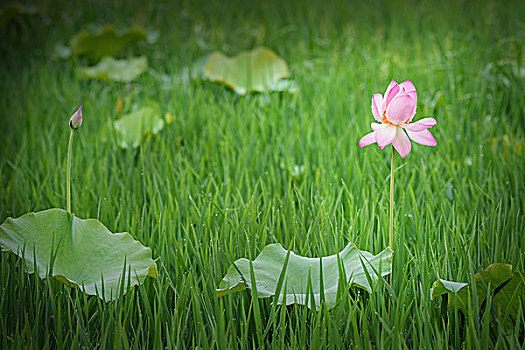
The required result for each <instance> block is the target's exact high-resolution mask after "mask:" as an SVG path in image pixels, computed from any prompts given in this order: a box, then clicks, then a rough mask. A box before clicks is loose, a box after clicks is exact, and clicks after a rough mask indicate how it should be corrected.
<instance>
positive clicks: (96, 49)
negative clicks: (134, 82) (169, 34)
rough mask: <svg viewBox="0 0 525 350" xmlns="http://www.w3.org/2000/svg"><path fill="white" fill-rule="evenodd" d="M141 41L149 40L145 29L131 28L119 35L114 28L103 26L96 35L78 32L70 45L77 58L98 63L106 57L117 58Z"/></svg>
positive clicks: (84, 31)
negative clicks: (127, 47) (125, 49)
mask: <svg viewBox="0 0 525 350" xmlns="http://www.w3.org/2000/svg"><path fill="white" fill-rule="evenodd" d="M141 40H148V33H146V31H145V30H144V29H143V28H140V27H136V28H130V29H128V30H126V31H123V32H121V33H119V32H117V31H116V30H115V29H114V28H113V27H112V26H103V27H100V28H98V30H97V32H96V33H90V32H89V31H87V30H82V31H80V32H78V33H77V34H76V35H75V36H73V38H71V41H70V42H69V45H70V46H71V50H72V52H73V54H74V55H75V56H83V57H87V58H88V59H90V60H94V61H98V60H99V59H101V58H102V57H104V56H116V55H117V54H118V53H119V52H120V50H122V49H123V48H124V47H126V46H128V45H130V44H133V43H135V42H138V41H141Z"/></svg>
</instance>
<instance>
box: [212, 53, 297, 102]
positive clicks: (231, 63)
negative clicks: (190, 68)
mask: <svg viewBox="0 0 525 350" xmlns="http://www.w3.org/2000/svg"><path fill="white" fill-rule="evenodd" d="M203 71H204V75H205V77H206V78H208V79H209V80H211V81H217V82H222V83H224V84H226V85H228V86H229V87H231V88H232V89H233V90H235V92H237V93H238V94H240V95H245V94H246V93H248V92H250V91H257V92H265V91H282V90H283V89H284V88H287V87H288V85H287V83H283V84H278V82H279V80H280V79H282V78H286V77H288V76H289V75H290V73H289V72H288V66H287V64H286V62H285V61H284V60H283V59H282V58H280V57H279V56H277V55H276V54H275V52H273V51H272V50H269V49H267V48H264V47H257V48H255V49H253V50H252V51H246V52H242V53H240V54H239V55H237V56H234V57H232V58H229V57H227V56H225V55H224V54H222V53H221V52H213V53H212V54H211V55H210V56H209V58H208V60H207V62H206V63H205V64H204V67H203Z"/></svg>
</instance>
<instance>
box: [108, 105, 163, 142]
mask: <svg viewBox="0 0 525 350" xmlns="http://www.w3.org/2000/svg"><path fill="white" fill-rule="evenodd" d="M113 126H114V127H115V130H116V131H117V134H118V144H119V146H120V147H122V148H136V147H138V146H139V145H140V143H141V141H142V138H143V137H144V135H145V134H156V133H158V132H159V131H160V130H162V128H163V127H164V119H162V117H161V116H160V113H159V112H158V110H157V109H156V108H154V107H149V106H148V107H143V108H140V109H138V110H136V111H134V112H131V113H129V114H126V115H125V116H123V117H122V118H120V119H118V120H116V121H115V122H114V123H113Z"/></svg>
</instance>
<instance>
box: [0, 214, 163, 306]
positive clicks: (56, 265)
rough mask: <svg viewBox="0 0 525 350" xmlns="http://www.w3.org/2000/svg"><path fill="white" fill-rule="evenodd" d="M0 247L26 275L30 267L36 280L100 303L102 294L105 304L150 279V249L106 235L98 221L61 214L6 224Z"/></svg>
mask: <svg viewBox="0 0 525 350" xmlns="http://www.w3.org/2000/svg"><path fill="white" fill-rule="evenodd" d="M0 244H1V245H2V250H4V251H12V252H14V253H15V254H17V255H19V256H21V257H23V258H24V260H25V263H26V266H27V270H28V272H29V273H34V272H35V267H36V268H37V269H38V271H37V272H38V274H39V275H40V277H42V278H45V277H46V276H47V275H48V274H49V275H51V276H53V277H55V278H57V279H58V280H60V281H62V282H64V283H66V284H68V285H70V286H79V288H81V289H82V290H83V291H84V292H85V293H87V294H91V295H99V296H100V297H102V291H104V293H103V295H104V297H105V299H106V300H114V299H116V298H117V297H118V294H119V291H120V286H121V285H122V286H124V288H126V287H127V285H128V283H129V285H130V286H134V285H136V284H139V283H142V282H143V281H144V279H145V278H146V276H148V275H149V276H152V277H156V267H155V262H154V261H153V260H152V259H151V249H150V248H147V247H144V246H143V245H142V244H140V242H137V241H135V240H134V239H133V237H131V235H130V234H129V233H111V232H110V231H109V230H108V229H107V228H106V227H105V226H104V225H102V223H100V222H99V221H98V220H94V219H88V220H82V219H79V218H77V217H76V216H74V215H70V214H69V213H68V212H67V211H65V210H63V209H57V208H54V209H49V210H44V211H40V212H37V213H28V214H25V215H23V216H21V217H19V218H17V219H13V218H7V219H6V220H5V222H4V223H3V224H2V225H1V226H0ZM124 263H125V264H126V265H124ZM123 273H124V275H123ZM122 283H123V284H122ZM126 291H127V290H126V289H124V290H123V292H126Z"/></svg>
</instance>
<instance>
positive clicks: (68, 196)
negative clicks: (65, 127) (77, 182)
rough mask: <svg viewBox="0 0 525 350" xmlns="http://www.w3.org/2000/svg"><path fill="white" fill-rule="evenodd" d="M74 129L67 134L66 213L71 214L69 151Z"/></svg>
mask: <svg viewBox="0 0 525 350" xmlns="http://www.w3.org/2000/svg"><path fill="white" fill-rule="evenodd" d="M74 133H75V130H74V129H71V133H70V134H69V145H68V146H67V165H66V200H67V212H68V213H69V214H71V153H72V152H71V149H72V145H73V134H74Z"/></svg>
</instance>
